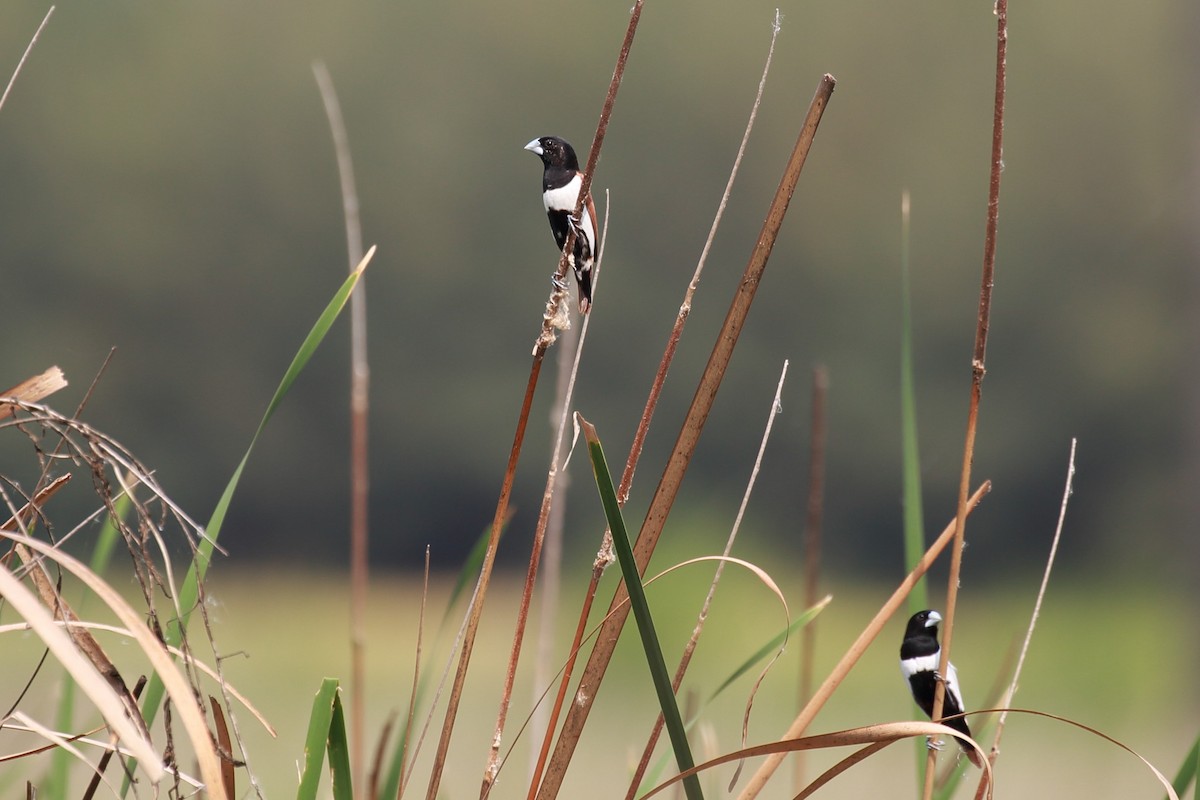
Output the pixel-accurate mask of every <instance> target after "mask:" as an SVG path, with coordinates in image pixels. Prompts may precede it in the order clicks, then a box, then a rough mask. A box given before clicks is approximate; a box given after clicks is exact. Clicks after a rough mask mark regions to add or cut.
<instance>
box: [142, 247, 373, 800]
mask: <svg viewBox="0 0 1200 800" xmlns="http://www.w3.org/2000/svg"><path fill="white" fill-rule="evenodd" d="M374 255H375V247H374V246H372V247H371V249H370V250H368V251H367V254H366V255H365V256H363V260H362V261H360V262H359V264H358V267H357V268H356V269H355V270H354V272H352V273H350V277H348V278H346V280H345V282H344V283H343V284H342V285H341V288H339V289H338V290H337V293H336V294H334V296H333V299H332V300H330V301H329V305H327V306H326V307H325V310H324V311H322V312H321V316H320V317H318V318H317V321H316V324H314V325H313V327H312V330H311V331H309V333H308V336H306V337H305V338H304V342H303V343H302V344H301V345H300V349H299V350H298V351H297V352H296V356H295V357H294V358H293V359H292V363H291V364H290V365H289V366H288V368H287V371H286V372H285V373H284V374H283V380H281V381H280V382H279V388H277V389H276V390H275V394H274V395H273V396H272V397H271V402H269V403H268V404H267V410H266V411H265V412H264V413H263V417H262V420H261V421H260V422H259V423H258V428H257V429H256V430H255V431H254V436H253V437H252V438H251V439H250V446H249V447H247V448H246V454H245V455H244V456H242V460H241V461H240V462H239V463H238V465H237V469H235V470H234V471H233V476H232V477H231V478H230V479H229V483H228V484H227V485H226V486H225V491H224V492H222V493H221V499H220V500H218V501H217V506H216V508H214V509H213V513H212V516H211V517H210V518H209V521H208V525H207V526H205V528H204V533H205V535H204V538H203V539H201V540H200V544H199V546H198V547H197V548H196V555H195V557H194V558H193V559H192V565H191V567H190V568H188V573H187V577H186V578H184V581H183V585H182V586H181V587H180V589H179V602H178V608H179V618H178V619H176V620H172V621H171V622H169V623H168V624H167V625H166V630H165V634H166V636H165V639H166V643H167V645H168V646H169V647H178V646H179V643H180V642H181V641H182V639H183V632H184V630H185V629H186V628H187V623H188V619H189V618H190V617H191V613H192V610H193V609H194V608H195V607H196V603H197V602H198V600H199V597H200V582H201V581H203V580H204V575H205V573H206V572H207V571H208V565H209V563H211V561H212V554H213V550H214V549H215V548H216V543H217V537H218V536H220V534H221V525H222V524H224V522H225V514H226V512H228V511H229V504H230V503H231V502H232V501H233V493H234V491H236V489H237V486H238V482H239V481H240V480H241V479H242V470H244V469H245V468H246V462H247V461H249V460H250V453H252V452H253V451H254V445H255V443H257V442H258V437H259V436H261V435H262V432H263V429H264V428H266V426H267V421H268V420H270V419H271V416H272V415H273V414H274V413H275V409H277V408H278V407H279V404H280V403H281V402H283V398H284V396H285V395H286V394H287V393H288V390H289V389H291V388H292V384H293V383H295V382H296V378H298V377H299V376H300V373H301V372H303V371H304V368H305V367H306V366H307V365H308V361H309V359H311V358H312V356H313V353H315V352H316V350H317V347H319V346H320V344H321V342H322V341H324V339H325V335H326V334H328V333H329V329H330V328H332V327H333V323H334V322H335V321H336V320H337V318H338V315H339V314H341V313H342V309H343V308H344V307H345V305H346V302H347V301H348V300H349V299H350V294H351V293H352V292H353V291H354V287H355V286H357V285H358V281H359V279H360V278H362V275H363V271H364V270H365V269H366V268H367V264H369V263H370V262H371V258H372V257H374ZM162 696H163V685H162V681H160V680H159V678H158V676H157V675H152V676H151V678H150V684H149V685H148V686H147V687H146V695H145V700H144V701H143V702H142V716H143V717H144V718H145V720H146V724H147V725H150V724H151V723H152V722H153V721H154V718H155V716H157V714H158V708H159V706H161V705H162ZM127 774H128V773H127ZM128 791H129V780H128V778H126V781H125V783H124V785H122V787H121V796H122V797H125V796H126V795H127V794H128Z"/></svg>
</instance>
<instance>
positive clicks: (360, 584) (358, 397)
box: [312, 61, 371, 786]
mask: <svg viewBox="0 0 1200 800" xmlns="http://www.w3.org/2000/svg"><path fill="white" fill-rule="evenodd" d="M312 69H313V75H314V76H315V78H316V80H317V88H318V89H319V90H320V92H321V101H322V103H323V104H324V106H325V116H326V117H327V118H328V120H329V130H330V133H331V134H332V135H333V151H334V155H335V157H336V158H337V166H338V179H339V183H340V185H341V191H342V216H343V218H344V220H345V227H346V255H347V257H348V258H349V263H350V272H354V268H355V266H356V265H357V264H358V263H359V262H360V261H362V257H363V238H362V223H361V221H360V219H359V213H358V209H359V204H358V189H357V188H356V186H355V181H354V162H353V161H351V159H350V139H349V137H348V136H347V135H346V123H345V120H344V119H343V117H342V107H341V104H340V103H339V102H338V96H337V90H336V89H334V87H333V78H332V77H331V76H330V75H329V69H328V68H327V67H326V66H325V62H324V61H315V62H313V65H312ZM370 387H371V370H370V365H369V362H368V359H367V292H366V286H365V281H359V283H358V285H357V286H355V287H354V292H353V293H352V294H351V295H350V773H351V776H352V781H353V783H354V785H357V786H361V785H362V780H363V764H364V761H363V759H364V752H365V751H364V747H365V741H366V695H367V680H366V675H367V667H366V661H367V652H366V651H367V631H366V617H367V587H368V581H369V580H370V576H369V573H368V567H367V552H368V543H369V541H370V533H369V528H368V518H367V505H368V499H369V492H370V466H369V461H368V458H367V422H368V409H369V406H370Z"/></svg>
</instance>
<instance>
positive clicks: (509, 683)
mask: <svg viewBox="0 0 1200 800" xmlns="http://www.w3.org/2000/svg"><path fill="white" fill-rule="evenodd" d="M607 235H608V209H607V207H606V208H605V214H604V235H603V236H602V237H601V240H600V241H601V246H600V248H599V256H598V257H597V259H596V263H595V264H594V265H593V267H592V269H593V271H594V273H595V274H594V275H593V285H592V296H593V297H595V293H596V290H597V289H598V283H599V281H598V280H597V279H598V278H599V277H600V275H599V271H600V267H601V263H600V262H601V260H602V259H603V256H604V246H603V243H604V242H605V241H606V239H607ZM591 320H592V315H591V314H587V315H585V316H584V318H583V322H582V324H581V326H580V327H581V328H582V330H580V331H579V332H578V334H577V335H578V340H577V341H576V343H575V347H574V348H573V350H572V349H568V347H567V346H566V345H567V343H568V342H569V341H570V340H566V341H564V342H563V344H562V345H560V350H561V353H562V354H564V355H566V354H573V355H572V361H571V363H570V364H569V365H566V368H565V369H561V370H560V376H559V381H558V388H559V389H560V390H561V391H560V392H559V393H558V398H557V399H558V402H557V403H556V404H555V407H556V408H558V409H559V415H558V421H557V424H556V430H555V434H554V447H553V449H552V452H551V455H550V470H549V471H548V472H547V474H546V486H545V488H544V489H543V490H542V504H541V507H540V508H539V509H538V519H537V525H536V526H535V528H534V533H533V544H532V546H531V547H530V554H529V565H528V568H527V569H526V572H525V583H524V585H523V587H522V589H521V600H520V603H519V604H518V607H517V625H516V629H515V630H514V632H513V638H512V649H511V650H510V651H509V658H508V668H507V669H506V670H505V674H504V688H503V689H502V690H501V692H500V710H499V712H498V713H497V715H496V728H495V732H494V734H493V736H492V746H491V750H490V752H489V754H488V763H487V767H486V768H485V769H484V774H483V783H482V787H481V789H480V797H486V796H487V795H488V794H490V793H491V790H492V785H493V783H495V780H496V773H497V772H499V769H500V746H501V744H502V741H503V737H504V726H505V724H506V721H507V718H508V709H509V705H510V704H511V702H512V692H513V684H514V683H515V682H516V679H517V662H518V661H519V660H520V657H521V648H522V646H523V645H524V642H525V628H526V626H527V625H528V622H529V606H530V605H531V603H532V602H533V587H534V584H535V583H536V582H537V574H538V567H539V565H540V564H541V557H542V547H543V545H544V544H545V541H546V531H547V528H548V527H549V524H550V510H551V507H552V505H553V502H552V501H553V500H554V496H555V490H556V488H557V486H558V473H559V470H560V469H565V465H564V464H560V462H561V461H562V449H563V442H564V441H565V440H566V432H567V423H568V422H569V421H570V419H571V400H572V398H573V397H574V394H575V379H576V377H577V376H578V374H579V363H580V361H581V359H582V357H583V346H584V343H585V342H586V341H587V332H588V328H589V327H590V325H591ZM563 360H565V359H563ZM560 366H563V365H562V364H561V362H560ZM559 505H560V506H561V505H562V504H561V503H559Z"/></svg>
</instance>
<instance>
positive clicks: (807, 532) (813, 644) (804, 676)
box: [793, 365, 829, 789]
mask: <svg viewBox="0 0 1200 800" xmlns="http://www.w3.org/2000/svg"><path fill="white" fill-rule="evenodd" d="M828 394H829V372H828V370H826V369H825V367H824V366H823V365H818V366H816V367H815V368H814V369H813V376H812V422H811V423H810V425H809V452H808V503H807V504H806V512H805V519H804V606H805V608H812V607H813V606H815V605H816V604H817V599H818V598H817V595H818V593H819V589H820V586H819V584H820V576H821V525H822V519H823V517H824V508H825V506H824V503H825V442H826V439H827V438H828V434H829V424H828V421H827V420H826V416H825V402H826V398H827V396H828ZM800 636H801V638H800V681H799V686H798V691H797V693H796V698H797V700H798V702H800V703H806V702H808V698H809V697H811V696H812V685H813V664H814V663H815V660H816V657H815V653H816V649H817V620H815V619H814V620H813V621H812V622H810V623H808V624H807V625H805V626H804V631H803V632H802V633H801V634H800ZM793 780H794V782H795V787H796V788H797V789H799V788H800V786H802V785H803V784H804V755H803V754H800V755H798V756H797V757H796V769H795V773H794V775H793Z"/></svg>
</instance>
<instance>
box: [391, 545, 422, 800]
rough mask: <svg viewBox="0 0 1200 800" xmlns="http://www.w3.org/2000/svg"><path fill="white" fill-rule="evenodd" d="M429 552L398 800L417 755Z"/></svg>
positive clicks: (405, 725)
mask: <svg viewBox="0 0 1200 800" xmlns="http://www.w3.org/2000/svg"><path fill="white" fill-rule="evenodd" d="M429 553H430V548H429V545H425V576H424V582H423V583H422V584H421V609H420V612H419V613H418V615H417V646H416V652H415V653H414V654H413V679H412V689H411V690H410V691H409V694H408V719H406V720H405V721H404V733H403V736H404V738H405V743H404V757H403V759H402V760H401V761H400V780H399V781H397V785H398V786H399V787H400V788H399V789H398V790H397V792H396V800H400V798H401V797H403V796H404V789H405V787H406V786H408V778H409V775H408V764H409V762H410V761H411V760H412V758H414V757H415V755H414V756H412V757H410V753H411V752H412V748H411V747H409V744H410V743H411V741H412V726H413V718H414V717H415V715H416V713H417V689H418V688H419V687H420V682H421V681H420V679H421V647H422V643H423V641H424V639H425V603H426V601H427V600H428V599H429Z"/></svg>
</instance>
